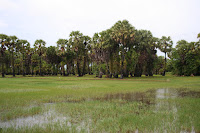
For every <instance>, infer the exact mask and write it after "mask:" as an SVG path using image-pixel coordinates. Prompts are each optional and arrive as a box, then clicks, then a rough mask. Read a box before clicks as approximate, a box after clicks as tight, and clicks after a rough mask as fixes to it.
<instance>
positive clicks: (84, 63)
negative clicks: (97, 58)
mask: <svg viewBox="0 0 200 133" xmlns="http://www.w3.org/2000/svg"><path fill="white" fill-rule="evenodd" d="M83 61H84V62H83V75H85V66H86V57H85V56H84V59H83Z"/></svg>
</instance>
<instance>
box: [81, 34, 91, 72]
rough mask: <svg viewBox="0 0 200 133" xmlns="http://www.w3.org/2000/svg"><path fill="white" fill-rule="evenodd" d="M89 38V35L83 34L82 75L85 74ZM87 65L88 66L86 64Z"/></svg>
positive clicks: (89, 45)
mask: <svg viewBox="0 0 200 133" xmlns="http://www.w3.org/2000/svg"><path fill="white" fill-rule="evenodd" d="M90 43H91V38H90V37H89V36H83V44H84V48H83V71H82V72H83V75H85V72H86V62H87V61H88V51H89V49H90V47H91V44H90ZM88 67H89V66H88Z"/></svg>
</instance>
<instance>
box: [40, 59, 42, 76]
mask: <svg viewBox="0 0 200 133" xmlns="http://www.w3.org/2000/svg"><path fill="white" fill-rule="evenodd" d="M41 68H42V58H41V56H40V76H42V72H41Z"/></svg>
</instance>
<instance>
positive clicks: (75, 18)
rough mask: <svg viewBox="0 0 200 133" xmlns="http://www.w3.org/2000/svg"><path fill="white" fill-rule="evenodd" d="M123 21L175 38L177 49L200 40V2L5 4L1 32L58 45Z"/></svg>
mask: <svg viewBox="0 0 200 133" xmlns="http://www.w3.org/2000/svg"><path fill="white" fill-rule="evenodd" d="M124 19H126V20H128V21H129V23H131V24H132V25H133V26H134V27H135V28H136V29H145V30H150V31H151V32H152V34H153V36H155V37H159V38H161V37H162V36H170V37H171V38H172V40H173V43H174V44H173V47H175V45H176V42H177V41H178V40H181V39H185V40H186V41H188V42H191V41H197V34H198V33H200V0H0V34H6V35H16V36H17V37H18V38H19V39H26V40H28V41H29V42H30V43H31V46H33V44H34V42H35V40H36V39H43V40H44V41H46V46H47V47H48V46H56V42H57V40H58V39H59V38H64V39H69V34H70V32H71V31H76V30H79V31H80V32H81V33H83V34H84V35H89V36H90V37H92V36H93V35H94V33H96V32H101V31H103V30H106V29H109V28H110V27H112V26H113V25H114V24H115V23H116V22H117V21H119V20H124ZM158 54H159V55H164V54H162V53H161V52H159V53H158Z"/></svg>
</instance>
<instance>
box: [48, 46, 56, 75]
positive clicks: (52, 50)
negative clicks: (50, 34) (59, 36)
mask: <svg viewBox="0 0 200 133" xmlns="http://www.w3.org/2000/svg"><path fill="white" fill-rule="evenodd" d="M46 55H47V62H48V63H49V64H51V66H52V74H53V75H54V74H55V65H56V62H57V59H58V58H57V53H56V47H55V46H50V47H48V48H47V52H46Z"/></svg>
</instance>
